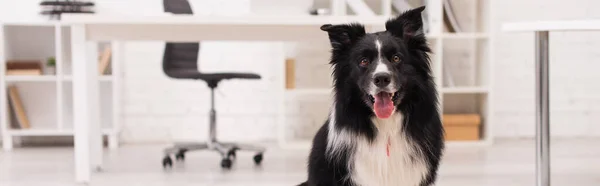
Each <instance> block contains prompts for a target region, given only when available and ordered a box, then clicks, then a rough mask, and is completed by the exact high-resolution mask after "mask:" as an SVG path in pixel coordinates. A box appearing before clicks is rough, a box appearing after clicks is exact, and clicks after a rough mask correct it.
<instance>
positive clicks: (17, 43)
mask: <svg viewBox="0 0 600 186" xmlns="http://www.w3.org/2000/svg"><path fill="white" fill-rule="evenodd" d="M104 45H110V47H111V48H112V55H111V60H112V61H111V66H110V68H111V69H112V74H113V75H101V76H100V77H99V81H100V95H101V98H100V99H101V101H100V103H101V104H102V105H101V110H100V112H101V113H100V115H101V117H100V118H101V121H100V122H101V124H102V127H103V130H102V132H103V134H104V135H105V136H106V137H107V139H108V146H109V148H111V149H114V148H117V147H118V131H119V123H120V121H119V120H120V118H119V115H118V113H119V107H120V105H119V102H118V100H119V98H120V95H119V94H120V89H119V88H120V87H119V86H118V85H119V84H118V82H119V81H120V76H119V75H120V72H121V67H120V65H115V64H120V63H119V61H118V60H120V59H121V58H120V57H121V56H120V55H121V53H120V47H121V46H120V43H118V42H112V43H106V44H104ZM101 46H102V45H101ZM99 48H103V47H99ZM70 50H71V46H70V30H69V27H68V26H67V25H64V24H62V23H59V22H56V21H25V22H0V63H1V64H0V87H3V88H4V89H3V90H2V91H0V131H1V135H2V141H3V149H4V150H5V151H10V150H12V149H13V146H14V144H13V143H15V142H18V141H19V140H15V139H18V138H21V137H31V136H72V135H73V125H75V123H73V114H72V113H73V112H72V110H73V96H72V83H71V82H72V77H71V69H70V68H71V63H72V62H71V56H70V55H71V53H70ZM99 53H100V52H99ZM48 57H55V59H56V74H54V75H46V74H44V75H41V76H18V75H11V76H7V75H5V73H6V64H5V63H6V61H7V60H40V62H41V63H42V66H45V65H44V64H45V62H46V59H47V58H48ZM10 85H15V86H17V88H18V89H19V93H20V96H21V100H22V101H23V104H24V107H25V111H26V113H27V116H28V119H29V120H30V125H31V128H29V129H13V128H11V127H10V126H11V125H10V123H9V122H10V118H9V116H10V114H9V105H8V102H7V101H8V97H7V92H6V91H7V89H6V88H7V87H8V86H10Z"/></svg>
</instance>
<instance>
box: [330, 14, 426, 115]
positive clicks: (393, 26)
mask: <svg viewBox="0 0 600 186" xmlns="http://www.w3.org/2000/svg"><path fill="white" fill-rule="evenodd" d="M424 9H425V7H424V6H423V7H420V8H416V9H413V10H409V11H407V12H404V13H403V14H401V15H399V16H398V17H396V18H395V19H391V20H389V21H387V22H386V24H385V27H386V30H385V31H381V32H376V33H365V29H364V26H362V25H360V24H344V25H331V24H326V25H323V26H321V30H323V31H327V32H328V35H329V40H330V43H331V46H332V48H333V49H332V58H331V64H332V65H333V68H334V73H333V76H334V79H335V88H336V89H337V90H336V91H337V92H338V94H339V93H340V91H358V92H360V93H358V94H355V95H358V97H360V99H362V102H364V103H365V104H366V106H367V107H369V108H371V109H372V111H373V113H374V114H375V115H376V116H377V117H379V118H388V117H389V116H390V115H391V114H392V113H393V112H395V111H396V107H397V106H398V105H399V104H400V103H401V101H402V99H403V97H404V96H406V94H407V93H409V91H411V90H410V89H412V88H415V87H418V86H419V84H422V83H423V82H422V81H429V79H430V75H429V73H430V67H429V58H428V55H427V52H430V49H429V47H428V46H427V41H426V39H425V36H424V34H423V31H422V27H423V22H422V18H421V12H422V11H423V10H424ZM340 89H343V90H340Z"/></svg>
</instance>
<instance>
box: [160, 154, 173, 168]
mask: <svg viewBox="0 0 600 186" xmlns="http://www.w3.org/2000/svg"><path fill="white" fill-rule="evenodd" d="M162 166H163V168H165V169H166V168H171V167H173V160H171V157H169V156H165V158H163V160H162Z"/></svg>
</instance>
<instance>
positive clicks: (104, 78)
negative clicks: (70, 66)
mask: <svg viewBox="0 0 600 186" xmlns="http://www.w3.org/2000/svg"><path fill="white" fill-rule="evenodd" d="M63 80H64V81H73V77H72V76H64V77H63ZM98 80H99V81H105V82H110V81H112V80H113V77H112V76H111V75H104V76H99V77H98Z"/></svg>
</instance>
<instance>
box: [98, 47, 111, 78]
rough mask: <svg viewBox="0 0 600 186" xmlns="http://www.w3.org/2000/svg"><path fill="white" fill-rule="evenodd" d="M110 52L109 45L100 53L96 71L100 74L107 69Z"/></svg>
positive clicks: (104, 72)
mask: <svg viewBox="0 0 600 186" xmlns="http://www.w3.org/2000/svg"><path fill="white" fill-rule="evenodd" d="M111 53H112V51H111V49H110V47H108V46H107V47H106V48H104V51H103V52H102V54H101V55H100V60H99V62H98V63H99V65H100V66H98V73H99V74H100V75H104V74H106V73H107V72H108V71H109V66H110V57H111Z"/></svg>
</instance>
